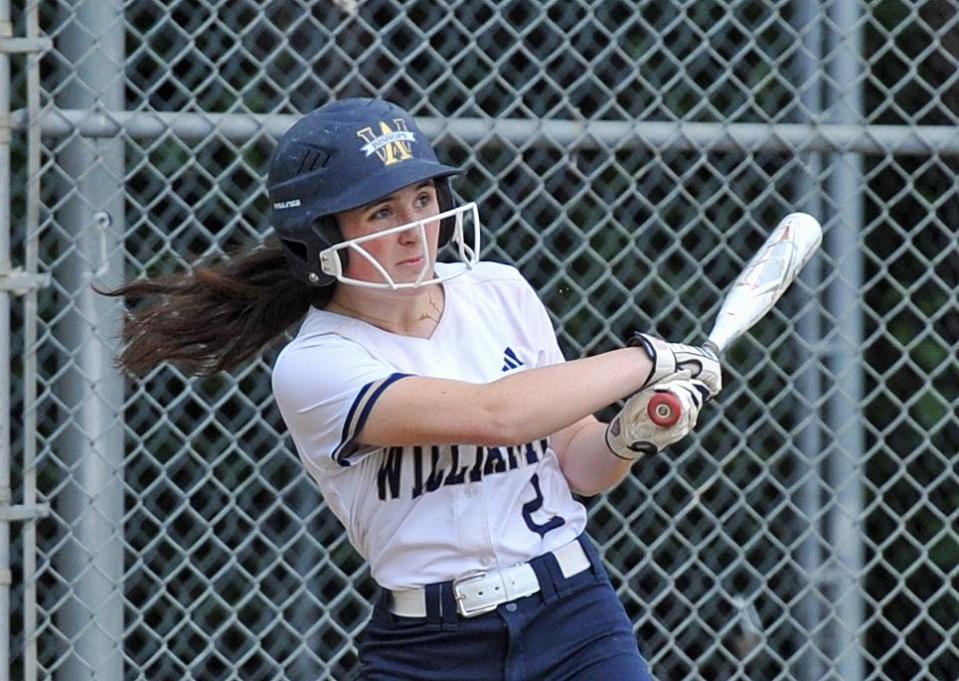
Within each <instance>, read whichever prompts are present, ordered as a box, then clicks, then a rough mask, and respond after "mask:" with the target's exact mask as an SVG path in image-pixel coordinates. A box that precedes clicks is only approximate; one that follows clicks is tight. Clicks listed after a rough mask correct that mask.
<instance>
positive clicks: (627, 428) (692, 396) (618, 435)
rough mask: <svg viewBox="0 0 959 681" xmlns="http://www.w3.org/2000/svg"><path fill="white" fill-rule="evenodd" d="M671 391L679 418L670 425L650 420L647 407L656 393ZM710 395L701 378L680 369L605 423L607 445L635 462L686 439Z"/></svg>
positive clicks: (635, 398) (627, 402) (623, 457)
mask: <svg viewBox="0 0 959 681" xmlns="http://www.w3.org/2000/svg"><path fill="white" fill-rule="evenodd" d="M659 392H669V393H672V394H673V395H675V396H676V398H677V399H678V400H679V402H680V405H681V406H682V409H681V411H680V417H679V420H678V421H677V422H676V423H674V424H673V425H671V426H670V427H668V428H663V427H661V426H657V425H656V424H655V423H653V422H652V420H650V418H649V415H648V414H647V413H646V407H647V406H648V405H649V401H650V400H651V399H652V397H653V395H655V394H656V393H659ZM708 395H709V388H708V387H707V386H706V384H705V383H703V382H702V381H700V380H696V379H694V378H690V377H689V372H686V371H681V372H679V373H676V374H673V375H672V376H668V377H665V379H664V380H662V381H660V382H659V383H657V384H655V385H653V386H650V387H648V388H645V389H643V390H640V391H639V392H638V393H636V394H635V395H633V396H632V397H630V398H629V399H628V400H626V404H624V405H623V408H622V409H621V410H620V412H619V413H618V414H617V415H616V416H615V417H614V418H613V420H612V421H610V422H609V425H607V426H606V444H607V445H609V448H610V450H612V452H613V454H615V455H616V456H618V457H619V458H621V459H626V460H627V461H635V460H636V459H638V458H639V457H641V456H642V455H644V454H656V453H658V452H659V451H660V450H661V449H662V448H663V447H666V446H667V445H671V444H672V443H674V442H677V441H678V440H681V439H683V438H684V437H686V435H687V434H688V433H689V431H691V430H692V429H693V428H694V427H695V425H696V420H697V419H698V418H699V410H700V409H701V408H702V406H703V403H704V402H705V401H706V399H707V396H708Z"/></svg>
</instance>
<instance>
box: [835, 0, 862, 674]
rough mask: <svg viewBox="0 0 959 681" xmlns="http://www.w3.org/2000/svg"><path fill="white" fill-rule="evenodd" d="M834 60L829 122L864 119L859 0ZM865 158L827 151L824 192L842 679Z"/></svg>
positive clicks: (856, 525)
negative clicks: (830, 211)
mask: <svg viewBox="0 0 959 681" xmlns="http://www.w3.org/2000/svg"><path fill="white" fill-rule="evenodd" d="M833 10H834V15H833V17H832V19H833V23H834V25H835V41H834V46H835V47H834V50H835V60H834V62H833V63H834V66H833V69H832V73H831V76H832V87H831V88H830V92H831V93H833V97H832V100H831V101H830V103H829V105H830V106H829V108H830V110H831V112H832V116H833V122H835V123H838V124H840V125H841V124H849V125H861V124H862V123H863V120H862V119H863V113H862V112H863V109H862V88H863V78H864V76H865V72H864V69H863V67H862V63H863V60H864V58H865V56H864V53H863V44H862V34H861V31H862V28H861V25H860V9H859V3H858V2H857V0H841V1H840V2H837V3H836V4H835V5H834V7H833ZM862 186H863V174H862V156H861V155H859V154H856V153H840V154H836V155H835V156H833V157H832V167H831V174H830V176H829V182H828V192H829V195H830V199H831V201H832V205H833V206H835V210H836V213H835V221H834V222H833V224H832V229H829V230H828V236H827V243H826V248H827V250H828V252H829V253H830V255H831V256H832V258H833V261H834V262H836V263H837V264H839V263H841V266H839V267H837V268H836V270H835V273H834V275H833V276H832V278H831V283H830V285H829V289H828V292H827V293H828V300H827V302H826V304H827V306H828V309H829V310H830V312H831V316H832V319H834V320H835V332H834V333H833V334H832V338H831V342H830V346H831V347H830V349H831V355H832V368H833V375H834V376H835V382H834V390H833V392H832V397H831V399H830V400H829V402H828V413H827V415H826V418H827V421H828V423H829V424H830V427H831V429H832V432H833V433H834V438H833V442H832V446H831V447H827V450H826V451H828V452H829V460H830V474H831V484H832V487H833V489H834V490H835V496H834V499H833V503H832V505H831V511H830V513H829V516H828V518H829V521H828V522H829V536H830V538H831V541H832V545H833V546H834V547H835V552H834V555H833V561H832V568H833V570H832V577H833V580H832V583H833V586H834V599H833V601H834V603H835V623H834V626H833V627H831V630H832V636H831V640H832V641H833V642H834V645H835V655H834V659H835V665H836V667H835V668H836V671H837V672H838V675H839V678H841V679H843V681H860V679H862V678H863V657H862V648H861V643H860V635H861V628H862V621H863V601H862V591H861V587H860V583H859V580H860V577H861V572H862V556H863V548H862V522H863V517H862V476H863V473H864V471H863V469H862V466H863V461H864V458H863V425H862V419H863V415H862V408H861V405H862V353H861V348H862V294H861V291H862V280H863V274H862V268H863V261H862V254H861V253H862V252H861V246H860V243H861V238H862V231H863V224H864V220H863V195H862Z"/></svg>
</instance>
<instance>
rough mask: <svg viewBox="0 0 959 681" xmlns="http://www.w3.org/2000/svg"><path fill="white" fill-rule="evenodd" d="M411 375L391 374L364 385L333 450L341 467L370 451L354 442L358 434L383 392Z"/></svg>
mask: <svg viewBox="0 0 959 681" xmlns="http://www.w3.org/2000/svg"><path fill="white" fill-rule="evenodd" d="M410 375H411V374H399V373H396V374H390V375H389V376H387V377H386V378H382V379H380V380H378V381H372V382H370V383H367V384H366V385H364V386H363V387H362V388H361V389H360V392H359V393H357V395H356V399H354V400H353V404H351V405H350V410H349V411H348V412H347V413H346V420H345V421H344V422H343V432H342V433H341V434H340V444H338V445H337V446H336V449H334V450H333V460H334V461H336V462H337V463H338V464H340V465H341V466H349V465H350V463H351V462H350V459H351V458H352V457H353V456H355V455H356V454H357V453H361V450H363V451H369V448H363V447H362V445H360V444H359V443H358V442H356V441H355V440H354V438H355V437H356V434H357V433H359V432H360V431H361V430H363V426H365V425H366V420H367V419H368V418H369V417H370V412H371V411H372V410H373V405H374V404H376V401H377V400H378V399H379V398H380V395H382V394H383V391H384V390H386V389H387V388H388V387H390V386H391V385H393V384H394V383H395V382H396V381H398V380H400V379H401V378H406V377H407V376H410Z"/></svg>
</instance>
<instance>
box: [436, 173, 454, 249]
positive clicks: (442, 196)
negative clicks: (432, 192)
mask: <svg viewBox="0 0 959 681" xmlns="http://www.w3.org/2000/svg"><path fill="white" fill-rule="evenodd" d="M433 186H434V187H435V188H436V203H437V205H438V206H439V208H440V212H441V213H445V212H446V211H448V210H453V208H455V207H456V202H455V200H454V199H453V190H452V189H450V180H449V178H448V177H438V178H436V179H435V180H433ZM455 228H456V216H455V215H451V216H449V217H447V218H443V219H442V220H441V221H440V238H439V242H438V245H439V247H440V248H443V246H445V245H446V244H448V243H449V242H450V239H452V238H453V230H454V229H455Z"/></svg>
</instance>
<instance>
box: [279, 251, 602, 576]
mask: <svg viewBox="0 0 959 681" xmlns="http://www.w3.org/2000/svg"><path fill="white" fill-rule="evenodd" d="M462 267H463V266H462V265H449V264H443V263H439V264H437V266H436V269H437V273H438V274H441V275H446V274H447V273H448V272H450V271H451V270H452V269H453V268H462ZM442 285H443V287H444V291H445V294H446V296H445V301H446V304H445V307H444V310H443V316H442V317H441V319H440V322H439V324H438V325H437V327H436V329H435V331H434V333H433V335H432V337H431V338H429V339H423V338H412V337H408V336H402V335H398V334H394V333H390V332H388V331H384V330H382V329H379V328H377V327H375V326H372V325H370V324H367V323H366V322H363V321H360V320H358V319H353V318H350V317H345V316H342V315H338V314H335V313H332V312H326V311H323V310H317V309H311V310H310V312H309V313H308V314H307V316H306V318H305V319H304V321H303V324H302V326H301V327H300V330H299V333H298V334H297V336H296V338H294V339H293V341H292V342H291V343H290V344H289V345H287V346H286V347H285V348H284V349H283V351H282V352H281V353H280V356H279V357H278V358H277V361H276V365H275V367H274V370H273V391H274V394H275V397H276V401H277V403H278V404H279V407H280V412H281V414H282V415H283V419H284V421H285V422H286V424H287V426H288V428H289V430H290V433H291V435H292V437H293V441H294V443H295V444H296V448H297V451H298V452H299V455H300V458H301V459H302V460H303V463H304V464H305V466H306V468H307V470H309V472H310V474H311V475H312V476H313V478H315V479H316V481H317V483H318V484H319V486H320V489H321V491H322V493H323V496H324V498H325V499H326V502H327V504H328V505H329V507H330V508H331V509H332V510H333V512H334V513H335V514H336V516H337V517H338V518H339V519H340V521H341V522H342V523H343V525H344V527H345V528H346V531H347V534H348V536H349V539H350V541H351V542H352V544H353V546H354V547H355V548H356V549H357V551H358V552H359V553H360V554H361V555H363V557H364V558H366V560H367V561H368V562H369V564H370V568H371V571H372V574H373V578H374V579H375V580H376V581H377V582H378V583H379V584H380V585H381V586H383V587H385V588H388V589H395V590H396V589H407V588H413V587H420V586H424V585H426V584H431V583H434V582H441V581H446V580H450V579H454V578H456V577H458V576H460V575H463V574H465V573H468V572H471V571H476V570H485V569H489V568H491V567H506V566H510V565H515V564H517V563H521V562H524V561H527V560H530V559H531V558H534V557H535V556H538V555H540V554H543V553H545V552H547V551H551V550H553V549H556V548H558V547H560V546H562V545H563V544H566V543H568V542H570V541H572V540H573V539H574V538H575V537H577V536H578V535H579V534H580V533H581V532H582V531H583V529H584V528H585V525H586V511H585V509H584V508H583V506H582V505H581V504H580V503H579V502H577V501H576V500H575V499H573V496H572V494H571V493H570V489H569V485H568V484H567V482H566V479H565V477H564V476H563V473H562V471H561V470H560V467H559V461H558V460H557V457H556V454H555V452H554V451H553V450H552V448H551V447H550V444H549V439H548V438H546V439H543V440H541V441H538V442H529V443H526V444H523V445H521V446H514V447H477V446H474V445H471V444H468V443H464V444H462V445H459V446H441V447H435V446H434V447H385V448H373V447H368V446H364V445H362V444H361V443H359V442H357V441H356V439H355V437H356V435H357V434H358V433H359V432H360V431H361V429H362V428H363V425H364V423H365V421H366V419H367V418H368V416H369V414H370V412H371V410H372V409H373V408H374V406H375V404H376V400H377V398H378V397H379V396H380V395H381V394H382V392H383V390H385V389H386V388H387V387H388V386H389V385H390V384H391V383H392V382H394V381H396V380H402V378H403V377H404V376H408V375H416V376H426V377H433V378H446V379H454V380H461V381H469V382H472V383H489V382H491V381H494V380H496V379H499V378H502V377H503V376H505V375H506V374H507V373H509V372H515V371H525V370H527V369H530V368H534V367H541V366H547V365H550V364H557V363H559V362H563V361H564V359H563V356H562V353H561V352H560V350H559V346H558V345H557V342H556V335H555V332H554V330H553V327H552V325H551V323H550V321H549V317H548V315H547V313H546V310H545V309H544V308H543V305H542V303H541V302H540V300H539V298H538V297H537V296H536V294H535V292H534V291H533V289H532V288H531V287H530V285H529V284H528V283H527V282H526V280H525V279H524V278H523V277H522V275H520V273H519V272H518V271H517V270H516V269H514V268H512V267H509V266H506V265H499V264H494V263H480V264H478V265H477V266H475V267H474V268H473V269H472V270H470V271H467V272H465V273H463V274H461V275H460V276H458V277H455V278H453V279H450V280H448V281H445V282H444V283H443V284H442ZM449 408H450V409H451V410H453V409H455V410H460V411H462V410H466V411H469V409H470V405H468V404H451V405H449Z"/></svg>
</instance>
